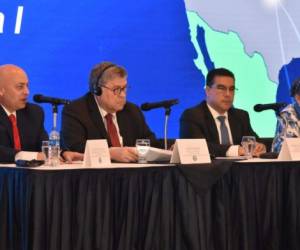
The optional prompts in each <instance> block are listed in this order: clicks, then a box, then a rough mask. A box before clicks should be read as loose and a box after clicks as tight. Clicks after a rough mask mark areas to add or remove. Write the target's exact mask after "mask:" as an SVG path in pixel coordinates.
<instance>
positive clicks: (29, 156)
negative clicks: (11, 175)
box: [1, 105, 38, 161]
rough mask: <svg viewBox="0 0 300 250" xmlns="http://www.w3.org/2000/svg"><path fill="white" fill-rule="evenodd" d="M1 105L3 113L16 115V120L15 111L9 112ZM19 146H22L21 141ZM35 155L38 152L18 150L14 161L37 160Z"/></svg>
mask: <svg viewBox="0 0 300 250" xmlns="http://www.w3.org/2000/svg"><path fill="white" fill-rule="evenodd" d="M1 106H2V108H3V109H4V111H5V113H6V114H7V116H8V117H9V116H10V115H14V116H15V117H16V121H17V119H18V117H17V112H16V111H14V112H12V113H11V112H9V111H8V110H7V109H6V108H5V107H4V106H3V105H1ZM21 147H22V143H21ZM37 156H38V152H31V151H19V152H18V153H17V154H16V155H15V161H17V160H27V161H31V160H37Z"/></svg>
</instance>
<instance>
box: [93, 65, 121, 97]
mask: <svg viewBox="0 0 300 250" xmlns="http://www.w3.org/2000/svg"><path fill="white" fill-rule="evenodd" d="M116 77H121V78H125V77H127V72H126V70H125V68H123V67H121V66H119V65H116V64H114V63H111V62H102V63H99V64H97V65H95V66H94V68H93V69H92V70H91V73H90V79H89V89H90V91H91V92H93V90H94V89H95V88H96V87H97V86H100V85H102V84H104V83H105V82H107V81H109V80H112V79H114V78H116Z"/></svg>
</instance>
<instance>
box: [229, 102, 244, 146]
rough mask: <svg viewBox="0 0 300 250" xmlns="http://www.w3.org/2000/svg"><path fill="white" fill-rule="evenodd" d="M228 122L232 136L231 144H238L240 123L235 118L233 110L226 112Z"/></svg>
mask: <svg viewBox="0 0 300 250" xmlns="http://www.w3.org/2000/svg"><path fill="white" fill-rule="evenodd" d="M228 122H229V126H230V131H231V135H232V140H233V144H240V143H241V142H240V139H241V131H240V126H239V125H240V122H239V121H238V120H237V119H236V118H235V115H234V110H233V108H230V109H229V110H228Z"/></svg>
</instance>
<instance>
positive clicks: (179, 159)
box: [171, 139, 211, 164]
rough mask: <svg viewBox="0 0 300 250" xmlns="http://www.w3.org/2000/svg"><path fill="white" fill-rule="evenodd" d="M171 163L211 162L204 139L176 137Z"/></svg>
mask: <svg viewBox="0 0 300 250" xmlns="http://www.w3.org/2000/svg"><path fill="white" fill-rule="evenodd" d="M171 163H181V164H196V163H211V160H210V155H209V152H208V148H207V143H206V140H205V139H177V140H176V142H175V146H174V149H173V154H172V157H171Z"/></svg>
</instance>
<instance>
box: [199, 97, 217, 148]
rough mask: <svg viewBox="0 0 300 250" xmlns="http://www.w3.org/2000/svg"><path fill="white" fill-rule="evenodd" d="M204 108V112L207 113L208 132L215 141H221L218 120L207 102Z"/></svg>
mask: <svg viewBox="0 0 300 250" xmlns="http://www.w3.org/2000/svg"><path fill="white" fill-rule="evenodd" d="M203 104H204V105H203V109H204V110H205V111H204V114H205V122H206V127H207V128H208V133H209V134H210V138H211V139H212V141H213V142H215V143H220V139H219V133H218V129H217V126H216V122H215V120H214V118H213V116H212V114H211V112H210V110H209V108H208V107H207V104H206V102H204V103H203Z"/></svg>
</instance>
